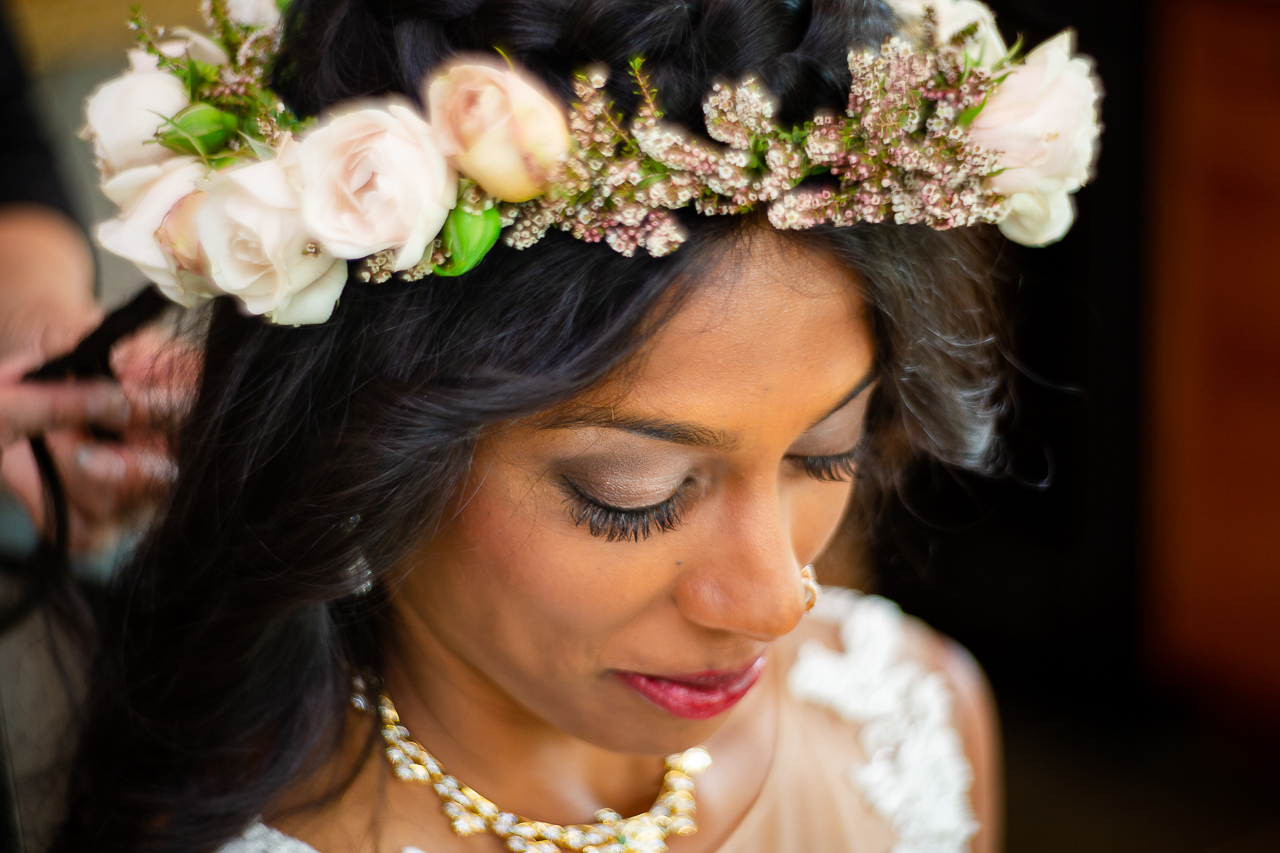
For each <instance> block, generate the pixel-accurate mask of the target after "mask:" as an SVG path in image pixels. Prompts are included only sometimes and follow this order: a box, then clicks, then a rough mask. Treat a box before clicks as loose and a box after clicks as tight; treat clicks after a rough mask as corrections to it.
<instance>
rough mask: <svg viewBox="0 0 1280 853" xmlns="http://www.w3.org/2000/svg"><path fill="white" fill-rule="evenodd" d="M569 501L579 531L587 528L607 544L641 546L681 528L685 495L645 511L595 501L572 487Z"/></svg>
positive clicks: (674, 496) (575, 487)
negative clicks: (656, 534)
mask: <svg viewBox="0 0 1280 853" xmlns="http://www.w3.org/2000/svg"><path fill="white" fill-rule="evenodd" d="M568 485H569V488H570V489H571V490H572V491H573V494H572V495H571V496H570V497H569V503H570V504H571V506H570V510H569V513H570V517H571V518H572V519H573V523H574V524H576V525H578V526H579V527H580V526H582V525H584V524H585V525H587V531H588V532H589V533H590V534H591V535H592V536H599V537H601V538H603V539H604V540H605V541H606V542H626V541H631V542H639V541H641V540H643V539H648V538H649V537H650V536H651V535H652V534H654V533H666V532H667V531H668V530H674V529H675V528H676V527H678V526H679V525H680V520H681V519H680V510H681V508H682V504H683V503H684V497H683V495H684V493H683V492H682V491H680V492H676V493H675V494H674V495H672V496H671V497H669V498H667V499H666V500H665V501H663V502H662V503H660V504H655V505H654V506H649V507H644V508H643V509H620V508H618V507H615V506H608V505H606V504H602V503H600V502H599V501H595V500H592V499H591V498H590V497H588V496H587V495H585V494H583V492H582V490H581V489H579V488H578V487H577V486H574V485H573V484H572V483H570V484H568Z"/></svg>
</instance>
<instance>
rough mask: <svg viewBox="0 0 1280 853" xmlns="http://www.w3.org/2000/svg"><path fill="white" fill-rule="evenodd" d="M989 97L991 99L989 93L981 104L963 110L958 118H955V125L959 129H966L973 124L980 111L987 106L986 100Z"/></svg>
mask: <svg viewBox="0 0 1280 853" xmlns="http://www.w3.org/2000/svg"><path fill="white" fill-rule="evenodd" d="M989 97H991V95H990V93H988V94H987V97H986V98H983V99H982V103H980V104H978V105H977V106H976V107H969V109H967V110H963V111H962V112H961V113H960V115H959V117H958V118H956V124H957V125H958V126H960V127H968V126H969V125H971V124H973V122H974V120H975V119H977V117H978V116H979V115H981V114H982V110H983V109H984V108H985V107H986V106H987V98H989Z"/></svg>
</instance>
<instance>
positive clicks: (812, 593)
mask: <svg viewBox="0 0 1280 853" xmlns="http://www.w3.org/2000/svg"><path fill="white" fill-rule="evenodd" d="M800 583H802V584H804V612H805V613H808V612H809V611H810V610H812V609H813V605H815V604H817V603H818V596H819V595H821V594H822V587H820V586H818V575H817V573H815V572H814V570H813V566H811V565H810V566H805V567H804V568H803V569H801V570H800Z"/></svg>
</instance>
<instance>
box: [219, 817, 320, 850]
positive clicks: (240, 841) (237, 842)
mask: <svg viewBox="0 0 1280 853" xmlns="http://www.w3.org/2000/svg"><path fill="white" fill-rule="evenodd" d="M218 853H316V849H315V848H314V847H312V846H311V845H310V844H306V843H304V842H302V841H299V840H298V839H296V838H294V837H293V836H291V835H285V834H284V833H283V832H281V831H280V830H278V829H273V828H271V827H269V826H267V825H266V824H265V823H263V822H261V821H254V822H253V823H252V824H250V825H249V828H248V829H246V830H245V831H244V833H243V834H242V835H240V837H239V838H235V839H233V840H231V841H229V842H227V843H226V844H224V845H223V846H222V847H220V848H218Z"/></svg>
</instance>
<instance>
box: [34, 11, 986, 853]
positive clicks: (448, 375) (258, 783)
mask: <svg viewBox="0 0 1280 853" xmlns="http://www.w3.org/2000/svg"><path fill="white" fill-rule="evenodd" d="M894 26H895V21H894V19H893V16H892V14H891V13H890V12H889V11H888V9H887V8H886V7H885V6H884V4H883V3H880V2H875V0H679V1H678V2H676V1H675V0H441V2H429V0H294V2H293V4H292V7H291V8H290V10H289V12H288V15H287V19H286V22H285V36H284V41H283V45H282V50H281V53H280V56H279V60H278V63H277V66H276V68H275V86H276V88H277V91H278V92H279V93H280V95H281V96H282V97H283V98H284V100H285V101H286V103H288V104H289V105H290V106H291V107H292V108H293V109H294V110H295V111H297V112H298V113H299V114H314V113H317V112H318V111H320V110H322V109H324V108H325V107H326V106H328V105H330V104H333V103H335V102H338V101H342V100H346V99H350V98H357V97H361V96H368V95H377V94H382V93H387V92H399V93H402V94H405V95H407V96H409V97H411V98H417V97H418V90H419V86H420V83H421V81H422V79H423V76H424V75H425V74H426V73H427V72H429V71H430V70H431V69H432V68H433V67H435V66H437V65H438V64H439V63H441V62H442V61H443V60H445V59H446V58H447V57H449V56H450V55H451V54H453V53H455V52H460V51H476V50H492V49H494V48H499V49H501V50H502V51H503V52H504V53H505V54H506V55H507V56H509V57H511V58H512V59H513V60H515V61H518V62H519V63H520V64H522V65H524V66H525V67H527V68H529V69H532V70H533V71H534V72H535V73H536V74H538V75H539V76H540V77H542V78H543V79H544V80H545V81H546V83H547V84H548V85H549V86H550V87H551V88H552V89H553V90H554V91H556V92H558V93H559V94H560V95H561V96H563V97H565V98H566V99H567V98H569V97H570V93H569V89H568V80H569V78H570V74H571V73H572V72H573V71H575V70H577V69H579V68H581V67H583V66H585V65H587V64H589V63H594V62H602V63H606V64H607V65H609V66H610V67H611V68H612V70H613V80H614V81H615V82H614V83H612V84H611V86H612V88H611V90H610V93H611V95H612V96H613V98H614V99H615V100H616V102H617V104H618V105H619V107H620V108H621V109H623V110H631V109H633V108H634V105H635V95H634V93H633V92H632V91H631V89H630V87H629V85H628V83H627V82H626V81H627V77H626V73H625V72H626V68H627V65H628V62H629V61H630V60H631V59H632V58H633V57H635V56H637V55H643V56H644V57H645V59H646V60H647V66H646V68H647V70H648V71H649V72H650V73H651V74H652V77H653V80H654V82H655V84H656V85H657V87H658V91H659V92H660V94H661V98H662V101H663V105H664V107H665V109H666V111H667V113H668V115H669V116H670V117H672V118H673V119H675V120H677V121H680V122H682V123H683V124H684V125H685V126H686V127H689V128H701V127H702V113H701V107H700V103H701V98H702V96H703V94H704V93H705V92H706V91H707V90H708V89H709V88H710V87H711V85H712V83H713V81H714V80H716V79H717V78H734V77H737V76H740V75H742V74H745V73H747V72H750V71H754V72H756V73H758V74H759V75H761V77H762V78H763V80H764V81H765V82H766V84H767V85H768V87H769V89H770V90H771V91H772V92H774V93H775V94H776V95H777V96H778V98H779V99H780V102H781V105H782V112H783V119H784V120H790V121H797V122H798V121H800V120H803V119H804V118H806V117H809V116H811V115H812V114H813V113H814V112H815V111H816V110H817V109H819V108H823V107H826V108H831V109H837V110H838V109H843V107H844V102H845V99H846V97H847V90H848V85H849V73H848V70H847V67H846V53H847V51H848V50H849V48H850V47H851V46H858V45H862V46H871V47H874V46H878V45H879V44H880V43H881V42H882V40H883V39H884V38H885V37H886V36H887V35H889V34H890V33H891V32H892V31H893V28H894ZM682 221H683V223H684V226H685V228H686V229H687V231H688V233H689V235H690V236H689V241H688V243H687V244H686V245H685V246H684V247H683V248H681V250H680V251H678V252H675V253H674V254H673V255H671V256H669V257H666V258H661V259H655V258H650V257H647V256H640V257H635V258H624V257H621V256H620V255H618V254H616V253H615V252H613V251H612V250H611V249H609V248H608V247H607V246H604V245H598V244H597V245H592V244H586V243H581V242H578V241H575V240H573V239H572V238H570V237H568V236H567V235H564V234H561V233H558V232H556V233H552V234H549V235H548V236H547V238H546V239H544V240H542V241H541V242H540V243H538V244H537V245H536V246H534V247H533V248H530V249H528V250H526V251H515V250H512V249H509V248H506V247H504V246H501V245H499V246H498V247H497V248H495V249H494V250H493V251H492V253H491V254H490V255H489V256H488V257H487V258H486V259H485V260H484V262H483V263H481V264H480V265H479V266H478V267H477V268H476V269H474V270H473V271H471V272H469V273H467V274H466V275H464V276H462V277H460V278H456V279H427V280H425V281H422V282H416V283H412V284H408V283H404V282H399V281H396V280H392V281H388V282H386V283H384V284H368V283H363V282H360V281H358V280H355V279H353V280H352V281H351V282H350V283H349V285H348V287H347V289H346V291H345V292H344V294H343V298H342V301H341V303H340V304H339V305H338V307H337V310H336V311H335V312H334V316H333V319H332V320H330V321H329V322H327V323H324V324H321V325H317V326H309V327H303V328H296V329H294V328H280V327H277V326H271V325H268V324H266V323H263V322H261V320H259V319H258V318H253V317H246V316H243V315H242V314H241V313H239V312H238V311H237V310H236V308H235V307H234V306H233V305H232V304H230V303H229V302H227V301H223V300H219V301H217V302H215V304H214V305H213V306H212V308H211V309H210V310H211V317H210V323H209V326H208V331H207V336H206V340H205V348H204V360H203V365H204V367H203V376H202V380H201V385H200V390H199V395H198V398H197V400H196V403H195V405H194V409H193V411H192V412H191V414H190V416H189V418H188V421H187V423H186V424H185V426H184V428H183V431H182V433H181V436H180V439H179V441H178V445H177V447H178V451H177V454H178V463H179V471H180V474H179V477H178V480H177V483H176V485H175V486H174V489H173V492H172V496H171V499H170V502H169V505H168V507H167V509H166V511H165V512H164V514H163V515H162V517H161V518H160V519H159V520H158V522H157V523H156V524H155V526H154V527H153V529H152V530H151V532H150V533H149V535H148V536H147V538H146V539H145V541H144V542H143V544H142V545H141V546H140V548H139V549H138V551H137V553H136V555H135V556H134V557H133V559H132V561H131V562H130V564H129V565H128V566H126V567H125V568H124V570H123V571H122V572H121V574H120V575H119V577H118V579H117V581H116V583H115V585H114V587H113V589H112V594H111V600H110V604H109V605H108V606H107V607H106V609H105V611H104V615H103V616H102V623H101V626H100V631H99V648H98V651H97V661H96V664H95V665H94V667H93V668H92V680H91V686H90V691H89V697H88V700H87V708H86V711H85V716H84V719H83V728H82V730H81V735H80V745H79V751H78V754H77V757H76V758H75V761H74V764H73V767H74V772H73V774H72V777H71V789H70V794H69V797H70V799H69V812H68V818H67V820H66V822H65V823H64V825H63V826H62V828H61V830H60V833H59V835H58V838H57V841H56V843H55V844H54V847H53V849H54V850H55V851H58V852H59V853H82V851H85V850H93V851H97V853H111V852H112V851H131V853H132V852H133V851H155V853H160V851H166V853H168V852H169V851H171V852H172V853H201V851H212V850H216V849H217V848H218V847H219V846H220V845H222V844H223V843H225V842H226V841H228V840H229V839H231V838H232V837H234V836H235V835H236V834H238V833H239V832H241V831H242V830H243V829H244V827H245V826H246V825H247V824H248V823H249V822H250V821H251V820H252V819H253V818H254V817H255V816H256V815H258V814H261V813H262V812H263V811H264V810H266V809H268V808H270V807H272V805H273V804H277V803H279V802H280V797H281V795H282V792H284V791H285V790H286V788H287V787H288V786H289V785H290V783H291V782H293V781H294V780H296V779H297V778H298V777H299V774H301V773H304V772H306V771H307V770H308V769H311V768H314V767H316V766H318V764H319V763H322V762H324V761H326V760H327V759H330V758H331V757H332V756H334V755H335V751H336V750H337V747H338V745H339V743H340V742H342V739H343V738H344V737H346V736H347V735H349V732H346V731H344V730H345V728H346V727H347V726H348V725H349V723H348V716H347V709H348V707H349V704H348V698H349V690H350V679H351V675H352V673H355V672H375V673H376V672H377V671H378V669H379V664H380V652H379V649H380V647H381V643H382V641H383V639H384V638H385V637H387V635H388V632H389V631H390V630H392V627H393V626H391V625H389V624H388V618H389V617H388V616H387V611H388V608H386V607H385V603H386V600H387V593H386V584H387V580H388V577H389V576H388V573H389V572H392V571H393V570H394V569H395V567H396V566H397V565H398V564H399V563H400V562H401V561H402V560H403V559H404V557H405V556H406V553H407V552H408V551H409V550H410V549H411V548H412V547H413V546H414V545H415V544H416V543H418V542H420V541H421V540H422V538H423V537H426V536H430V535H431V533H432V531H433V529H434V528H435V525H436V524H437V522H438V521H439V520H440V518H441V514H442V512H443V511H444V508H445V507H446V505H447V504H448V502H449V500H450V498H451V497H452V495H453V494H454V492H455V489H456V488H457V487H458V486H459V484H460V482H461V480H462V479H463V478H464V476H465V474H466V472H467V469H468V465H469V462H470V459H471V453H472V449H473V447H474V445H475V443H476V440H477V437H478V436H480V435H481V434H482V432H483V431H484V430H485V429H486V428H487V427H489V426H491V425H493V424H496V423H498V422H502V421H508V420H511V419H515V418H521V417H525V416H528V415H531V414H534V413H537V412H539V411H544V410H546V409H548V408H549V407H552V406H555V405H557V404H559V403H562V402H564V401H567V400H569V399H572V398H573V397H575V396H577V395H579V394H581V393H583V392H584V391H586V390H588V389H590V388H592V387H593V386H595V385H596V384H597V383H599V382H600V381H601V380H602V379H604V378H605V377H607V376H609V375H610V374H611V372H613V371H615V370H617V369H618V368H619V367H620V366H621V365H622V364H624V363H625V362H626V360H627V359H628V357H629V356H630V355H632V354H633V353H634V352H635V350H636V348H637V346H639V345H640V344H641V343H642V342H643V340H644V338H645V336H646V335H647V334H649V333H650V332H651V330H652V329H653V327H654V324H656V323H660V322H661V321H662V320H663V319H664V317H665V316H668V315H667V314H666V313H664V311H667V310H668V309H669V310H675V308H676V307H678V305H679V302H680V298H681V296H682V294H684V293H685V292H688V291H690V290H692V289H693V288H696V287H699V286H703V284H702V281H701V280H700V277H699V275H698V271H699V269H702V268H703V265H704V264H706V263H708V262H711V261H713V260H714V258H715V257H716V256H717V254H718V253H720V252H722V251H723V250H724V248H725V247H726V246H730V245H732V243H733V241H734V240H740V239H743V238H744V236H749V235H747V232H748V231H749V230H750V229H751V228H754V227H760V226H759V222H758V221H757V220H755V219H753V218H752V217H735V218H714V217H698V216H696V215H692V214H691V213H689V212H688V211H684V212H682ZM787 239H789V240H792V241H794V242H795V243H796V244H797V245H800V246H802V247H805V248H806V249H807V250H809V251H821V252H827V253H830V255H831V256H833V257H835V258H837V259H838V260H840V261H841V262H843V263H845V264H847V265H848V266H849V267H850V268H851V269H852V270H854V271H855V272H856V273H857V277H858V280H859V281H860V282H861V285H862V288H863V291H864V292H863V295H864V298H865V299H866V301H867V303H868V305H869V306H870V308H871V314H872V326H873V330H874V335H875V339H876V346H877V353H876V369H877V371H878V380H879V381H878V384H877V385H876V387H875V391H874V395H873V398H872V400H871V404H870V416H869V418H868V422H867V427H866V435H865V436H864V439H863V443H862V447H863V449H864V453H863V459H862V463H861V466H860V477H861V482H860V485H859V487H858V489H857V494H858V500H859V501H860V502H862V503H863V504H867V503H870V502H874V500H875V498H876V495H877V494H879V493H881V492H883V491H884V490H885V489H888V488H892V486H893V481H894V478H895V476H897V474H898V473H899V472H900V471H901V470H902V468H903V466H904V465H905V464H906V462H907V461H908V460H909V459H910V458H912V457H914V456H922V455H927V456H931V457H934V458H936V459H939V460H941V461H943V462H945V463H947V464H950V465H954V466H959V467H962V468H968V469H977V470H984V469H985V468H986V466H988V465H989V464H990V461H991V459H992V452H993V450H992V448H993V435H994V426H995V423H996V421H997V419H998V416H999V414H1000V408H1001V404H1000V398H1001V391H1000V389H1001V387H1002V378H1001V366H1000V359H999V356H998V348H997V344H996V328H995V319H994V318H995V301H996V300H995V296H994V285H993V283H992V280H991V276H990V275H989V262H988V261H987V260H986V258H987V253H986V251H985V250H984V243H985V241H986V239H987V238H986V236H985V233H984V232H981V231H978V230H972V229H966V230H958V231H953V232H939V231H933V230H930V229H929V228H926V227H923V226H902V227H899V226H894V225H891V224H884V225H857V226H853V227H849V228H842V229H836V228H823V229H815V230H813V231H808V232H803V233H795V234H788V235H787ZM366 568H367V570H368V571H371V572H372V580H373V589H372V591H369V592H367V593H365V594H361V587H362V584H363V583H364V582H365V581H366V580H367V579H368V572H367V571H365V569H366ZM370 725H371V726H372V722H370Z"/></svg>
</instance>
